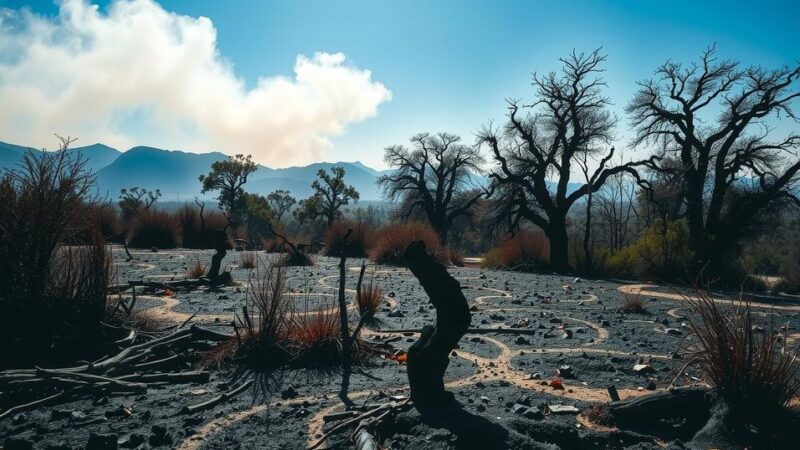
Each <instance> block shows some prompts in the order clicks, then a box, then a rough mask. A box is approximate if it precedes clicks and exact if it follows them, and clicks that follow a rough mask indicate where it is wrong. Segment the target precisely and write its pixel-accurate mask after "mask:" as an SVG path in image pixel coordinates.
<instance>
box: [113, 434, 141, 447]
mask: <svg viewBox="0 0 800 450" xmlns="http://www.w3.org/2000/svg"><path fill="white" fill-rule="evenodd" d="M146 440H147V438H146V437H145V436H144V435H143V434H139V433H131V434H129V435H127V436H125V437H123V438H122V439H120V440H119V441H117V444H119V446H120V447H122V448H136V447H138V446H140V445H142V444H144V442H145V441H146Z"/></svg>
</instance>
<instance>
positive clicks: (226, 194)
mask: <svg viewBox="0 0 800 450" xmlns="http://www.w3.org/2000/svg"><path fill="white" fill-rule="evenodd" d="M256 168H257V167H256V163H254V162H253V161H252V156H251V155H247V156H246V157H245V156H244V155H235V156H229V157H228V159H224V160H222V161H216V162H214V163H213V164H211V172H209V173H208V175H200V177H198V180H199V181H200V183H202V184H203V189H202V190H201V192H202V193H203V194H205V193H206V192H214V191H219V196H218V197H217V200H218V201H219V209H221V210H222V211H224V212H225V213H226V214H225V215H226V217H227V219H228V222H229V223H231V226H235V225H236V222H237V221H238V220H239V219H240V215H241V213H242V208H243V206H244V205H243V202H242V197H243V194H244V189H243V188H242V186H244V185H245V183H247V177H249V176H250V175H251V174H252V173H253V172H255V171H256Z"/></svg>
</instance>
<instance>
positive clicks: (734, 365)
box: [683, 290, 800, 418]
mask: <svg viewBox="0 0 800 450" xmlns="http://www.w3.org/2000/svg"><path fill="white" fill-rule="evenodd" d="M687 301H688V302H689V305H690V306H691V310H692V312H693V313H694V317H692V318H690V319H689V326H690V329H691V337H692V338H693V339H692V340H691V341H687V343H686V344H685V346H684V349H683V353H684V354H685V355H686V356H687V357H688V358H690V359H691V361H693V362H695V363H697V364H699V366H700V369H701V370H702V372H703V373H704V374H705V375H706V380H707V381H710V382H711V383H712V384H713V385H714V387H715V389H716V391H717V393H718V395H719V396H720V398H721V399H722V400H724V401H725V403H726V404H727V405H728V407H729V408H730V411H731V412H732V413H734V414H735V415H737V416H739V417H756V418H758V417H761V418H775V417H777V416H776V415H777V414H779V413H781V412H783V411H784V410H785V408H786V407H787V406H788V405H789V402H790V401H791V400H792V399H793V398H795V397H796V396H797V395H798V394H800V378H798V375H800V373H799V371H800V362H798V360H797V357H796V356H795V355H794V354H793V352H784V351H783V349H782V348H781V341H782V339H781V336H780V334H778V333H773V332H772V330H766V331H763V332H758V331H757V329H756V327H754V324H753V321H752V316H751V310H750V304H749V303H747V302H743V301H738V302H731V304H730V307H720V305H718V304H717V303H716V302H715V301H714V299H713V298H712V297H711V295H710V294H709V293H708V292H701V291H700V290H696V292H695V297H692V298H687Z"/></svg>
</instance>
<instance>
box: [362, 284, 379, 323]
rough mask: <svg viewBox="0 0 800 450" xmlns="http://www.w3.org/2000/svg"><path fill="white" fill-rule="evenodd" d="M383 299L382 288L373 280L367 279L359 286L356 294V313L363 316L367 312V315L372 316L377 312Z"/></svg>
mask: <svg viewBox="0 0 800 450" xmlns="http://www.w3.org/2000/svg"><path fill="white" fill-rule="evenodd" d="M381 301H383V289H381V287H380V286H378V285H377V284H375V282H374V281H369V282H367V283H366V284H364V285H363V286H361V289H360V292H358V293H357V294H356V307H357V308H358V314H359V315H360V316H362V317H363V316H364V315H366V314H369V317H374V316H375V313H376V312H378V308H379V307H380V306H381Z"/></svg>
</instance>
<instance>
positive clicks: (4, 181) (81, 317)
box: [0, 139, 111, 366]
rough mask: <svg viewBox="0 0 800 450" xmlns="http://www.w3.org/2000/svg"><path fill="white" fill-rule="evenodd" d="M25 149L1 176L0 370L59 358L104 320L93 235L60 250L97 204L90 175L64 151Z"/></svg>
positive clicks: (104, 277) (105, 267)
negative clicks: (2, 346)
mask: <svg viewBox="0 0 800 450" xmlns="http://www.w3.org/2000/svg"><path fill="white" fill-rule="evenodd" d="M69 142H70V141H69V140H68V139H64V140H62V146H61V150H60V151H57V152H41V153H40V152H35V153H34V152H30V153H27V154H26V155H24V156H23V159H22V162H21V165H20V167H19V168H17V169H14V170H11V171H6V172H4V173H3V174H2V176H0V285H2V286H3V288H2V289H0V342H3V343H4V344H6V350H7V352H6V353H5V354H4V357H3V358H2V361H1V362H0V365H4V366H5V365H16V364H17V363H19V362H21V361H28V362H30V361H31V360H32V359H36V360H37V361H43V360H47V359H48V358H51V357H66V356H67V353H69V351H70V350H77V351H82V350H83V346H82V345H81V344H77V345H74V346H73V347H72V348H68V349H66V350H67V351H65V346H68V345H70V342H72V341H76V340H77V341H81V340H86V339H88V340H91V337H92V335H93V334H94V333H96V332H97V330H98V327H99V323H100V321H101V320H102V319H103V317H104V311H105V290H106V288H107V286H108V280H109V276H110V275H109V272H110V270H111V269H110V262H109V261H110V258H109V257H108V253H107V248H106V246H105V244H104V242H103V239H102V237H101V236H99V234H98V233H91V236H90V240H89V242H87V243H88V245H86V246H75V247H70V246H66V245H65V243H66V242H75V241H76V240H77V236H78V234H79V233H81V232H82V231H84V230H85V229H86V223H87V221H86V219H87V218H88V217H90V214H89V210H90V209H92V208H93V207H94V205H96V202H95V201H94V199H93V198H91V197H90V195H89V192H90V189H91V187H92V185H93V178H92V175H91V174H90V173H89V172H88V171H86V170H84V161H83V160H82V159H81V158H80V157H77V156H74V155H73V154H70V153H68V152H67V147H68V145H69Z"/></svg>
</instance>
